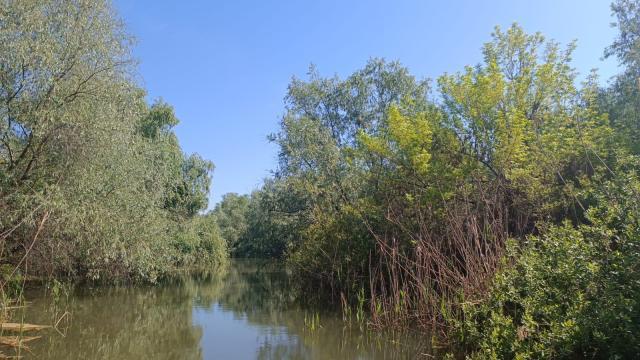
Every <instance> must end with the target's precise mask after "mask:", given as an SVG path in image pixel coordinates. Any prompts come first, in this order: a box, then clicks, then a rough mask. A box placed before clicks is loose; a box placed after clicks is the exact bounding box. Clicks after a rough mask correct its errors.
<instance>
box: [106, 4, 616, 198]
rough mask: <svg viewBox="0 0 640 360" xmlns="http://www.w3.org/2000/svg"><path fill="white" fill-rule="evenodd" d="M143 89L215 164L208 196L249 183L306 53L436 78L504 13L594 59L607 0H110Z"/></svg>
mask: <svg viewBox="0 0 640 360" xmlns="http://www.w3.org/2000/svg"><path fill="white" fill-rule="evenodd" d="M115 5H116V8H117V9H118V11H119V12H120V15H121V16H122V18H123V19H124V21H125V23H126V24H127V27H128V30H129V32H130V33H131V34H133V35H134V36H135V37H136V38H137V45H136V47H135V49H134V54H135V56H136V57H137V58H138V59H139V61H140V68H139V70H140V75H141V78H142V79H143V80H142V82H143V84H144V86H145V87H146V89H147V90H148V93H149V98H150V99H153V98H157V97H162V98H163V99H164V100H165V101H167V102H169V103H170V104H172V105H173V106H174V107H175V110H176V113H177V115H178V117H179V118H180V120H181V123H180V125H178V127H177V128H176V132H177V134H178V137H179V139H180V143H181V144H182V147H183V148H184V149H185V151H187V152H197V153H199V154H201V155H202V156H204V157H205V158H207V159H210V160H212V161H213V162H214V163H215V165H216V169H215V172H214V175H213V187H212V192H211V196H210V200H211V201H210V207H211V206H213V204H215V202H217V201H218V200H219V199H220V197H221V196H222V194H224V193H226V192H238V193H247V192H250V191H251V190H253V189H255V188H257V187H258V186H259V185H260V183H261V181H262V179H263V178H264V177H266V176H268V175H269V174H270V170H272V169H274V168H275V166H276V162H277V149H276V147H275V146H274V145H272V144H269V143H268V141H267V140H266V136H267V135H268V134H269V133H272V132H275V131H276V130H277V127H278V122H279V119H280V118H281V116H282V115H283V112H284V106H283V98H284V95H285V92H286V88H287V84H288V83H289V81H290V79H291V77H292V76H297V77H302V78H304V77H305V75H306V73H307V70H308V68H309V65H310V64H311V63H313V64H315V65H316V66H317V68H318V70H319V71H320V73H321V74H323V75H327V76H331V75H334V74H338V75H340V76H343V77H344V76H347V75H349V74H350V73H351V72H353V71H355V70H357V69H359V68H360V67H362V66H364V64H365V63H366V62H367V60H368V59H369V58H371V57H383V58H385V59H388V60H399V61H400V62H402V63H403V64H404V65H405V66H407V67H408V68H409V69H410V71H411V72H412V73H413V74H414V75H416V76H417V77H420V78H436V77H437V76H439V75H441V74H442V73H444V72H450V73H451V72H456V71H459V70H462V68H463V66H464V65H473V64H476V63H477V62H479V61H480V60H481V53H480V48H481V46H482V44H483V43H484V42H486V41H488V40H489V39H490V34H491V32H492V30H493V27H494V26H495V25H500V26H501V27H503V28H504V27H508V26H509V25H510V24H511V23H513V22H518V23H519V24H521V25H522V26H523V27H524V28H525V30H526V31H528V32H535V31H540V32H542V33H543V34H545V36H546V37H547V38H552V39H555V40H557V41H559V42H561V43H563V44H566V43H568V42H569V41H571V40H574V39H575V40H577V41H578V48H577V50H576V51H575V53H574V63H573V64H574V66H575V67H576V69H577V70H578V71H580V72H581V73H583V74H584V73H586V72H588V71H589V70H590V69H592V68H598V69H599V73H600V74H601V77H602V79H603V82H604V81H606V79H608V78H609V77H610V76H612V75H613V74H615V73H616V71H617V67H616V63H615V61H614V60H606V61H602V60H601V58H602V53H603V49H604V48H605V47H606V46H607V45H609V43H611V41H612V39H613V38H614V36H615V34H616V30H615V29H612V28H611V27H610V23H611V21H612V18H611V11H610V8H609V1H608V0H538V1H533V0H531V1H525V0H486V1H475V0H447V1H445V0H423V1H419V0H414V1H409V0H398V1H376V0H354V1H349V0H335V1H334V0H329V1H310V0H309V1H304V0H297V1H296V0H287V1H265V0H263V1H258V0H256V1H248V0H228V1H205V0H198V1H195V0H194V1H191V0H183V1H181V2H174V1H158V0H155V1H151V0H135V1H133V0H115Z"/></svg>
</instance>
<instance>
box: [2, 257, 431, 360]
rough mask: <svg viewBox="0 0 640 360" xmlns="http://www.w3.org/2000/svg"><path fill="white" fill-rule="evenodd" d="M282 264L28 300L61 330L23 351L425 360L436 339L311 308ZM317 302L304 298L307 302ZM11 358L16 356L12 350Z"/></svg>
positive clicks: (81, 355) (34, 294)
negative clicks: (365, 324)
mask: <svg viewBox="0 0 640 360" xmlns="http://www.w3.org/2000/svg"><path fill="white" fill-rule="evenodd" d="M291 289H292V284H291V281H290V274H289V273H288V272H287V271H286V270H285V269H283V266H282V265H281V264H279V263H276V262H264V261H249V260H243V261H240V260H234V261H231V263H230V264H229V265H228V266H224V267H221V268H220V269H216V270H215V271H211V272H210V273H207V274H204V275H198V276H188V277H187V276H185V277H183V278H182V279H181V280H180V281H175V282H172V283H171V284H165V285H161V286H155V287H99V288H84V287H82V288H80V287H79V288H76V289H73V290H67V291H64V290H62V291H58V293H57V295H56V296H52V295H51V293H52V291H51V289H49V290H48V294H47V295H45V294H44V292H45V291H44V289H35V290H31V291H29V292H28V294H27V295H28V299H27V300H28V301H31V303H30V304H29V306H28V307H27V310H26V311H24V314H22V315H21V314H20V313H18V314H16V316H17V317H18V319H17V320H20V319H19V318H20V317H21V316H23V317H24V321H26V322H31V323H36V324H56V323H57V326H56V329H50V330H46V331H44V332H42V333H41V334H40V335H42V338H40V339H37V340H34V341H31V342H29V349H28V350H24V349H23V350H22V351H21V354H20V355H22V356H24V357H25V358H39V359H332V360H333V359H415V358H431V356H430V355H427V354H428V352H429V351H428V350H427V349H428V344H429V339H428V338H427V337H425V336H418V335H415V334H410V333H406V332H405V333H390V332H385V333H381V332H371V331H368V330H367V329H366V327H362V326H359V325H357V324H351V325H349V324H348V323H345V321H343V319H342V315H341V313H340V312H339V311H335V309H334V310H329V309H327V308H323V307H322V306H310V305H301V302H300V297H299V296H295V292H294V291H292V290H291ZM305 295H306V296H308V297H311V295H313V294H303V296H302V297H305ZM0 351H2V352H4V354H5V355H13V352H12V350H7V349H2V350H0Z"/></svg>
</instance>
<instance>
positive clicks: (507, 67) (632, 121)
mask: <svg viewBox="0 0 640 360" xmlns="http://www.w3.org/2000/svg"><path fill="white" fill-rule="evenodd" d="M612 9H613V12H614V15H615V16H616V17H617V19H618V22H617V24H616V26H618V28H619V30H620V36H619V37H618V38H617V39H616V40H615V41H614V43H613V45H611V46H610V47H609V48H607V49H606V51H605V55H606V56H615V57H617V58H618V59H619V60H620V63H621V65H622V66H623V67H624V70H623V72H622V73H621V74H620V75H618V76H617V77H615V78H614V79H613V80H612V82H611V83H610V84H611V85H610V86H608V87H606V88H603V87H601V86H600V85H599V84H600V83H599V81H598V78H597V75H596V73H595V72H594V73H592V74H589V75H588V76H586V77H585V80H584V81H583V82H582V83H581V84H579V82H578V80H577V76H578V74H577V73H576V71H575V70H574V69H573V68H572V67H571V54H572V51H573V49H574V44H569V45H568V46H566V47H562V46H560V45H559V44H558V43H556V42H553V41H548V40H546V39H545V38H544V37H543V36H542V35H541V34H537V33H536V34H527V33H525V32H524V31H523V29H522V28H520V27H519V26H517V25H513V26H512V27H510V28H508V29H506V30H502V29H500V28H496V30H495V31H494V33H493V34H492V39H491V41H490V42H488V43H487V44H485V45H484V47H483V61H482V63H480V64H477V65H475V66H468V67H466V68H465V69H463V71H461V72H458V73H455V74H445V75H443V76H441V77H439V78H438V79H437V81H436V82H435V86H434V87H432V84H431V83H429V82H427V81H421V80H418V79H416V78H414V77H413V76H412V75H411V74H410V73H409V72H408V70H407V69H406V68H404V67H402V66H401V65H400V64H399V63H396V62H391V63H389V62H385V61H383V60H379V59H373V60H371V61H370V62H369V63H368V64H367V65H366V66H365V68H363V69H362V70H359V71H357V72H355V73H354V74H352V75H351V76H349V77H347V78H346V79H339V78H337V77H332V78H323V77H321V76H320V75H319V74H318V72H317V71H316V70H315V69H314V68H312V69H311V71H310V74H309V79H308V80H307V81H303V80H299V79H294V80H293V81H292V82H291V84H290V86H289V90H288V93H287V96H286V99H285V102H286V114H285V116H284V117H283V119H282V122H281V128H280V131H279V132H277V133H276V134H273V135H272V136H271V137H270V138H271V140H272V141H273V142H275V143H276V144H277V145H278V146H279V148H280V152H279V159H280V163H279V167H278V169H277V171H276V173H275V176H274V178H273V179H270V180H268V181H267V183H266V184H265V186H264V187H263V188H262V189H260V190H257V191H256V192H254V193H253V194H251V196H245V197H242V201H241V204H240V202H239V201H237V199H236V198H228V199H225V201H223V204H222V205H221V206H220V207H219V209H217V211H220V212H223V213H224V211H222V210H223V209H224V208H225V206H231V205H232V204H233V203H235V204H236V207H235V208H236V209H237V211H235V212H234V214H235V215H238V216H239V218H238V219H240V220H238V221H237V222H235V224H242V228H238V227H234V229H235V230H234V231H237V232H234V231H230V230H226V231H228V232H229V233H232V234H233V236H230V237H226V238H225V239H227V241H228V243H229V244H233V245H232V248H233V249H234V251H233V254H234V255H235V256H274V255H275V256H284V257H285V258H286V259H287V261H288V262H290V263H291V264H292V265H293V266H294V268H296V269H297V270H298V271H296V273H297V274H300V277H301V280H302V284H305V285H306V286H309V287H312V288H315V289H317V288H319V287H320V288H323V287H324V288H325V289H327V292H328V293H330V294H333V295H334V296H336V297H337V298H340V299H341V301H342V302H343V304H345V305H346V306H348V304H349V303H351V304H362V301H363V297H366V299H367V302H366V303H367V304H368V306H369V309H370V319H369V322H370V324H372V325H378V326H414V325H415V324H417V325H418V326H419V327H422V328H425V329H428V330H430V331H435V332H436V333H437V334H440V335H442V336H441V339H442V340H444V341H447V342H449V343H450V344H456V348H459V349H461V350H463V352H465V353H467V354H471V355H472V356H477V357H481V358H486V357H489V358H548V357H551V358H560V357H576V356H577V357H599V358H625V357H632V356H634V355H635V354H637V353H638V351H639V350H640V349H639V348H638V346H639V344H640V339H638V334H639V331H640V329H638V325H637V324H639V323H640V322H639V320H640V308H639V307H638V301H637V299H639V298H640V285H639V284H640V282H639V281H638V276H639V273H638V265H639V263H638V261H639V259H640V253H638V246H639V243H638V240H639V239H640V233H638V224H639V223H638V216H639V215H640V213H639V212H638V210H639V209H638V200H640V199H638V194H639V184H640V179H638V164H640V162H639V161H640V158H638V156H639V155H640V153H639V152H640V145H639V142H638V139H639V137H638V124H639V122H638V115H639V114H640V112H639V111H638V104H640V101H639V100H638V99H639V98H638V94H639V93H640V90H639V89H640V87H639V86H638V78H640V70H639V69H640V57H639V56H640V55H639V54H640V31H639V30H638V29H640V2H638V1H634V0H619V1H616V2H615V3H614V4H613V5H612ZM596 56H597V55H596ZM232 200H233V201H232ZM225 202H228V204H226V205H225ZM240 205H241V206H240ZM224 224H229V222H228V221H227V222H226V223H220V226H221V227H225V226H227V225H224ZM232 226H233V225H232ZM238 230H239V231H238Z"/></svg>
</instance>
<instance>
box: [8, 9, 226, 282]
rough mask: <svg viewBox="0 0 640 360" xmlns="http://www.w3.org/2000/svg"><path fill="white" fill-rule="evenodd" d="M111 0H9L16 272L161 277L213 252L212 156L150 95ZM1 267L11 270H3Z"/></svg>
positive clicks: (216, 247)
mask: <svg viewBox="0 0 640 360" xmlns="http://www.w3.org/2000/svg"><path fill="white" fill-rule="evenodd" d="M130 44H131V39H130V37H129V36H128V35H127V34H126V33H125V31H124V28H123V25H122V23H121V21H120V20H119V19H118V17H117V15H116V14H115V13H114V11H113V9H112V8H111V6H110V3H109V2H108V1H102V0H100V1H94V0H91V1H89V0H78V1H62V0H48V1H30V0H27V1H4V2H3V3H2V6H0V214H1V215H0V263H2V264H4V265H3V268H2V269H3V273H4V276H5V277H7V276H8V275H10V274H13V275H16V274H17V273H29V274H48V275H54V276H55V275H69V276H74V277H80V278H88V279H94V280H107V281H109V280H114V279H122V278H130V279H140V280H147V281H154V280H155V279H157V278H158V277H159V276H161V275H163V274H165V273H166V272H167V271H169V270H171V269H172V268H173V267H175V266H177V265H192V264H195V263H197V262H202V263H211V262H217V261H220V260H221V259H223V258H224V256H225V255H226V251H225V248H224V246H225V244H224V242H223V241H222V240H221V239H222V238H221V237H220V235H219V232H218V231H219V230H218V229H217V227H216V226H215V222H213V221H205V219H204V218H202V217H201V216H200V215H199V211H201V210H203V209H204V208H206V206H207V196H208V192H209V187H210V176H211V171H212V170H213V164H212V163H211V162H209V161H207V160H204V159H202V158H201V157H199V156H198V155H187V154H184V153H183V152H182V150H181V149H180V146H179V144H178V141H177V138H176V136H175V134H174V133H173V130H172V129H173V127H174V126H175V125H176V124H177V123H178V120H177V119H176V117H175V115H174V113H173V109H172V108H171V107H170V106H169V105H167V104H166V103H164V102H162V101H158V102H156V103H154V104H153V105H151V106H149V105H148V104H147V103H146V101H145V93H144V90H142V89H141V88H140V87H139V85H137V83H136V81H135V78H136V73H135V71H136V69H135V66H134V65H135V64H134V61H133V59H132V57H131V55H130ZM3 281H4V280H3Z"/></svg>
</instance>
